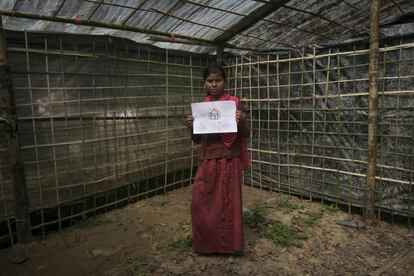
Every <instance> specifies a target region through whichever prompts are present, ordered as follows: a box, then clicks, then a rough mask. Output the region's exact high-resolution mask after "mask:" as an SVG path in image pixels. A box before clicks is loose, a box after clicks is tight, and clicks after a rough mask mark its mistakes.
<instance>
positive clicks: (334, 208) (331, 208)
mask: <svg viewBox="0 0 414 276" xmlns="http://www.w3.org/2000/svg"><path fill="white" fill-rule="evenodd" d="M327 210H328V211H329V212H331V213H336V212H338V211H339V208H338V204H336V203H332V204H331V205H329V206H328V208H327Z"/></svg>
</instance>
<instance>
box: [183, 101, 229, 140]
mask: <svg viewBox="0 0 414 276" xmlns="http://www.w3.org/2000/svg"><path fill="white" fill-rule="evenodd" d="M191 110H192V113H193V117H194V122H193V133H194V134H206V133H231V132H237V123H236V103H235V102H234V101H214V102H203V103H192V104H191Z"/></svg>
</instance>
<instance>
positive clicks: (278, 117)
mask: <svg viewBox="0 0 414 276" xmlns="http://www.w3.org/2000/svg"><path fill="white" fill-rule="evenodd" d="M276 91H277V95H276V97H277V99H278V101H277V115H276V116H277V128H276V131H277V135H276V139H277V140H276V143H277V185H278V192H279V193H280V192H281V188H282V187H281V181H282V180H281V175H280V174H281V171H280V164H281V163H280V107H281V102H282V98H281V95H280V63H279V55H277V56H276Z"/></svg>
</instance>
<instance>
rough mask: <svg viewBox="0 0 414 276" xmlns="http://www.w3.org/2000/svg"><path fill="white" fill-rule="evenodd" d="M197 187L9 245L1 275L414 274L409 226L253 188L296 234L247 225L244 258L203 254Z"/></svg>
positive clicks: (250, 200) (248, 202)
mask: <svg viewBox="0 0 414 276" xmlns="http://www.w3.org/2000/svg"><path fill="white" fill-rule="evenodd" d="M190 189H191V188H190V187H186V188H184V189H181V190H176V191H173V192H170V193H169V194H168V195H167V196H156V197H152V198H149V199H145V200H142V201H139V202H137V203H135V204H131V205H128V206H127V207H125V208H122V209H118V210H114V211H111V212H108V213H106V214H103V215H99V216H97V217H95V218H91V219H87V220H84V221H82V222H81V223H80V224H78V225H77V226H75V227H72V228H67V229H64V230H63V231H60V232H55V233H52V234H50V235H48V236H47V237H46V239H45V240H43V241H40V240H39V241H34V242H32V243H31V244H29V245H25V246H16V247H14V248H9V249H4V250H1V251H0V267H1V270H0V275H8V276H10V275H102V276H108V275H119V276H122V275H414V254H412V252H413V250H414V233H413V232H412V231H409V230H408V228H407V227H406V226H400V225H395V224H394V225H391V224H388V223H385V222H381V221H380V222H377V223H376V224H375V225H374V226H370V227H366V226H364V225H362V224H361V223H360V219H361V218H360V217H359V216H358V215H350V214H347V213H344V212H341V211H339V210H338V209H337V208H335V207H334V206H327V205H322V204H320V203H315V202H309V201H308V200H301V199H299V198H296V197H288V196H286V195H282V194H278V193H269V192H266V191H260V190H257V189H252V188H249V187H243V204H244V206H245V207H247V208H249V210H250V211H251V210H255V209H254V208H255V207H254V206H256V205H257V204H258V203H257V202H259V203H261V206H265V210H266V212H267V215H268V217H269V218H270V219H272V221H277V222H280V223H283V225H291V226H292V227H293V229H294V231H295V233H296V236H295V238H294V239H293V240H292V241H291V243H290V244H286V243H284V242H286V240H283V239H282V240H280V241H275V240H269V239H267V238H265V235H263V234H259V233H257V232H256V231H254V230H253V229H252V227H249V226H247V225H246V226H245V245H246V248H245V254H244V256H228V255H209V256H202V255H197V254H195V253H193V252H192V250H191V248H190V247H189V245H188V242H189V241H190V233H191V227H190V213H189V205H190ZM252 208H253V209H252ZM288 238H289V237H286V239H288ZM17 263H19V264H17Z"/></svg>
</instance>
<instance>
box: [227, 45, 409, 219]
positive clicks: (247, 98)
mask: <svg viewBox="0 0 414 276" xmlns="http://www.w3.org/2000/svg"><path fill="white" fill-rule="evenodd" d="M413 58H414V44H413V43H403V42H400V43H397V44H396V45H394V46H388V47H383V48H381V49H380V72H379V77H380V79H379V95H378V97H379V98H378V103H379V104H378V109H377V114H378V126H377V127H378V148H377V152H378V153H377V156H378V160H377V165H376V177H375V179H376V186H375V207H376V211H377V214H378V216H379V217H381V216H382V215H383V214H384V213H387V214H391V218H393V216H394V215H395V214H397V215H399V216H404V217H405V218H407V219H408V223H409V224H410V225H411V222H412V217H413V215H414V194H413V184H414V183H413V173H414V163H413V162H414V70H413V68H414V66H413V65H414V60H413ZM227 62H228V63H229V66H228V68H229V75H230V78H229V82H230V83H229V87H233V89H232V93H233V94H235V95H237V96H239V97H240V98H242V99H243V102H244V104H245V105H246V106H247V109H249V110H250V112H251V113H250V118H251V121H250V122H251V128H252V133H253V139H251V140H250V148H251V154H252V161H253V167H252V170H251V171H250V172H249V173H248V174H247V175H245V181H246V183H247V184H249V185H252V186H256V187H260V188H267V189H271V190H276V191H283V192H285V193H289V194H296V195H301V196H306V197H309V198H311V199H312V198H318V199H320V200H322V202H323V201H328V202H330V203H341V204H346V205H347V206H348V210H349V211H350V210H351V208H352V207H353V206H356V207H364V204H365V196H366V169H367V146H368V144H367V140H368V139H367V136H368V130H367V126H368V94H369V80H368V67H369V51H368V50H367V49H366V48H364V47H359V48H357V47H352V48H342V49H339V48H338V49H326V50H320V49H318V51H317V49H315V48H313V49H306V50H305V49H304V50H302V52H299V53H298V54H296V55H295V54H291V55H289V56H287V55H276V56H270V55H268V56H263V55H262V56H242V57H234V58H230V59H228V60H227Z"/></svg>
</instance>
